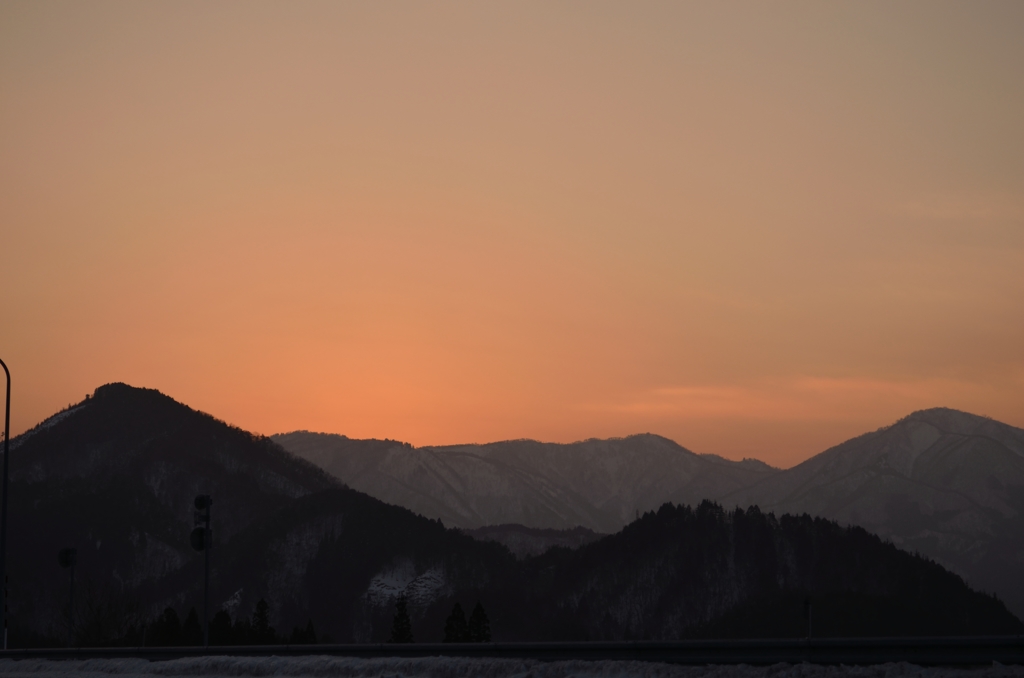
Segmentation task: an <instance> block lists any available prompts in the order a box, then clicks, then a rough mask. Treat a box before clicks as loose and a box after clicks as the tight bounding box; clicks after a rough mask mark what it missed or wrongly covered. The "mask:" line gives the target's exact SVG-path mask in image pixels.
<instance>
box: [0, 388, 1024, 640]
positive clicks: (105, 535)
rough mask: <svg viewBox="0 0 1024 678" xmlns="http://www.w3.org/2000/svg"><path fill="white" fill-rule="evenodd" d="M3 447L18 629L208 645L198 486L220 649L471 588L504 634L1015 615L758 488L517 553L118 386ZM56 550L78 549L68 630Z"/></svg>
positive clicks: (581, 636)
mask: <svg viewBox="0 0 1024 678" xmlns="http://www.w3.org/2000/svg"><path fill="white" fill-rule="evenodd" d="M14 443H16V444H14ZM10 463H11V471H12V481H11V494H10V501H11V514H10V530H11V531H10V542H9V545H10V546H9V547H10V551H9V553H10V556H9V558H10V560H9V563H10V613H9V619H10V636H9V638H10V646H11V647H15V648H25V647H32V646H36V647H38V646H47V645H48V646H51V647H54V646H63V645H66V644H68V643H69V642H70V643H71V644H73V645H77V646H91V647H101V646H108V647H119V646H146V648H150V647H152V646H157V645H160V646H168V647H171V646H178V645H192V646H195V645H198V644H200V643H201V642H202V641H201V634H200V629H201V620H200V616H199V615H197V614H196V612H199V611H201V610H202V609H203V604H202V602H203V585H202V582H203V579H204V569H203V556H202V554H199V553H196V552H194V551H193V550H192V548H191V547H190V545H189V533H190V532H191V531H192V529H193V528H194V515H193V514H194V506H193V499H194V497H195V496H196V495H197V494H209V495H212V496H213V501H214V503H213V508H212V511H213V534H214V541H213V547H212V550H211V552H210V553H211V565H210V603H211V606H210V615H211V618H212V619H211V625H210V643H211V645H217V646H221V647H229V646H236V645H249V646H250V647H252V648H253V649H251V650H249V651H252V652H263V651H264V649H262V648H265V647H269V646H276V645H278V644H281V643H285V642H289V641H290V642H291V643H292V644H293V645H294V644H297V643H299V642H304V643H310V644H313V643H317V642H319V643H322V644H323V645H318V646H317V647H316V649H313V648H310V647H309V646H306V647H305V648H304V649H303V650H302V652H307V651H313V652H319V651H320V649H321V648H323V647H332V646H333V644H334V643H351V644H360V646H362V645H361V644H367V643H380V642H384V641H386V640H388V639H389V638H390V637H391V636H392V631H393V629H394V620H395V616H396V603H397V602H398V601H399V600H401V599H405V600H406V603H407V615H408V631H409V632H410V635H411V637H412V638H413V639H414V640H416V641H419V642H421V643H431V642H439V641H441V640H442V639H443V638H445V637H446V636H447V635H448V634H447V632H446V626H447V620H449V619H450V618H453V615H454V610H455V608H456V606H459V607H460V608H461V609H462V610H463V611H465V613H466V615H469V613H470V610H474V609H475V608H476V606H477V605H478V604H479V605H480V606H481V608H482V609H483V610H485V611H486V617H487V619H488V620H489V631H490V636H489V637H490V638H491V639H493V640H495V641H499V642H502V643H509V642H531V643H533V642H556V643H564V642H570V641H606V642H613V643H614V642H617V641H666V642H674V641H679V640H684V639H688V640H689V641H698V640H699V639H721V638H735V639H742V638H791V639H797V638H804V637H806V636H807V635H808V633H807V631H808V626H810V625H811V624H810V622H811V621H812V620H813V633H812V634H811V635H813V637H814V638H829V637H831V638H852V637H865V638H868V637H879V636H889V637H911V636H914V637H927V636H989V637H991V636H998V635H1006V634H1016V633H1020V632H1021V629H1022V626H1021V623H1020V621H1019V620H1018V619H1017V618H1015V617H1014V616H1013V615H1012V614H1010V613H1009V612H1008V611H1007V610H1006V608H1005V606H1004V605H1003V604H1002V602H1001V601H999V600H998V599H997V598H995V597H993V596H990V595H986V594H983V593H979V592H977V591H973V590H971V589H970V588H969V587H968V586H967V585H966V584H965V583H964V581H963V580H962V579H961V578H960V577H958V576H956V575H954V574H951V573H950V572H948V571H946V570H945V569H943V568H942V567H940V566H939V565H937V564H936V563H934V562H931V561H929V560H927V559H925V558H922V557H919V556H916V555H913V554H911V553H907V552H906V551H901V550H900V549H898V548H897V547H896V546H894V545H893V544H891V543H886V542H884V541H883V540H881V539H879V538H878V537H877V536H874V535H871V534H869V533H867V532H866V531H864V530H862V529H860V528H845V527H841V526H839V525H838V524H837V523H835V522H831V521H828V520H824V519H820V518H811V517H809V516H807V515H796V516H791V515H779V516H776V515H774V514H772V513H768V512H764V511H761V510H759V509H758V508H756V507H749V508H746V509H743V510H740V509H736V510H731V511H730V510H725V509H724V508H723V507H722V506H720V505H718V504H715V503H713V502H710V501H703V502H700V503H698V504H697V505H695V506H692V507H691V506H686V505H676V504H664V505H662V506H661V507H660V508H659V509H657V510H654V511H648V512H646V513H643V514H642V515H641V516H640V517H639V518H638V519H636V520H634V521H633V522H632V523H630V524H629V525H627V526H626V527H625V528H624V529H623V530H621V531H620V532H618V533H616V534H612V535H609V536H606V537H603V538H601V539H599V540H597V541H594V542H592V543H589V544H584V545H582V546H579V547H578V548H576V549H569V548H559V547H556V548H553V549H551V550H548V551H546V552H545V553H544V554H543V555H540V556H536V557H529V558H522V559H517V558H515V557H514V556H513V555H512V553H511V552H510V551H509V550H508V549H507V548H506V547H504V546H502V545H500V544H497V543H493V542H481V541H478V540H477V539H474V538H472V537H470V536H468V535H466V534H464V533H462V532H461V531H459V530H457V529H454V528H451V527H446V526H445V525H443V524H441V522H440V521H438V520H429V519H427V518H425V517H423V516H421V515H416V514H415V513H413V512H412V511H409V510H408V509H405V508H401V507H399V506H393V505H389V504H386V503H384V502H381V501H379V500H377V499H374V498H372V497H370V496H368V495H366V494H363V493H361V492H357V491H355V490H353V489H351V488H348V487H344V486H341V485H340V483H338V482H337V481H336V480H335V479H333V478H331V477H329V476H327V475H326V474H325V473H324V472H323V471H322V470H320V469H318V468H316V467H315V466H313V465H312V464H310V463H309V462H307V461H304V460H301V459H299V458H297V457H295V456H294V455H291V454H289V453H288V452H286V451H285V450H284V449H282V448H281V447H280V446H278V445H277V444H275V443H274V442H273V441H271V440H269V439H267V438H262V437H259V436H253V435H251V434H249V433H247V432H245V431H242V430H240V429H237V428H233V427H231V426H228V425H227V424H225V423H223V422H220V421H217V420H216V419H214V418H213V417H211V416H209V415H206V414H203V413H201V412H196V411H195V410H192V409H190V408H188V407H186V406H184V405H182V404H180V403H176V402H175V401H173V400H172V399H170V398H168V397H167V396H164V395H162V394H160V393H158V392H156V391H151V390H145V389H135V388H132V387H129V386H126V385H123V384H115V385H109V386H105V387H102V388H100V389H97V391H96V393H95V395H94V396H93V397H91V398H88V399H86V400H85V401H83V402H82V403H79V404H78V405H76V406H75V407H73V408H71V409H69V410H67V411H66V412H65V413H62V414H61V415H58V417H55V418H52V419H51V420H48V421H47V422H45V423H44V425H41V426H40V427H39V428H38V429H36V430H35V431H34V432H32V433H31V434H26V435H24V436H21V437H19V438H18V439H15V440H12V450H11V460H10ZM66 547H72V548H77V549H78V551H77V553H78V560H77V563H78V564H77V569H76V573H75V577H76V579H75V581H76V584H75V599H74V600H75V602H74V615H73V619H74V628H73V629H69V628H68V621H69V618H70V617H71V615H69V609H68V600H69V597H68V583H69V582H68V580H69V573H68V571H67V570H63V569H61V567H60V566H59V564H58V561H57V553H58V552H59V551H60V550H61V549H63V548H66ZM808 599H809V600H808ZM808 602H810V604H811V608H810V609H809V610H808V609H807V603H808ZM193 610H195V611H193ZM807 612H811V613H812V614H810V615H808V614H806V613H807ZM455 616H456V617H457V616H458V615H455ZM470 616H471V615H470ZM180 620H184V621H183V622H182V621H180ZM453 628H454V627H453ZM69 636H72V639H71V640H70V641H69ZM455 642H456V643H457V642H458V640H455ZM702 642H703V641H702ZM794 642H798V641H794ZM816 642H817V641H816ZM484 644H485V643H481V645H484ZM257 646H258V647H259V648H260V649H257ZM417 647H426V646H417ZM502 647H504V646H502ZM509 647H511V646H509ZM516 647H520V646H516ZM567 647H569V646H567ZM571 647H599V646H589V645H588V646H578V645H572V646H571ZM146 651H147V652H149V651H150V650H149V649H147V650H146ZM153 651H155V652H162V651H163V650H153ZM215 651H216V652H221V651H223V650H215ZM296 651H298V650H296ZM346 651H348V650H346ZM390 652H392V653H394V652H397V650H394V649H391V650H390ZM403 652H404V650H403Z"/></svg>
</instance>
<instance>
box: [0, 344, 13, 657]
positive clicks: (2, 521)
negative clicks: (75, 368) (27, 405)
mask: <svg viewBox="0 0 1024 678" xmlns="http://www.w3.org/2000/svg"><path fill="white" fill-rule="evenodd" d="M0 365H2V366H3V368H4V373H5V374H7V406H6V408H5V411H4V492H3V500H2V501H3V508H2V509H0V583H2V584H3V587H4V596H3V598H4V607H3V612H2V613H0V614H2V615H3V617H2V619H3V622H4V649H5V650H6V649H7V465H8V462H9V460H10V458H11V454H10V452H11V371H10V370H9V369H7V365H6V364H5V363H4V361H3V360H0Z"/></svg>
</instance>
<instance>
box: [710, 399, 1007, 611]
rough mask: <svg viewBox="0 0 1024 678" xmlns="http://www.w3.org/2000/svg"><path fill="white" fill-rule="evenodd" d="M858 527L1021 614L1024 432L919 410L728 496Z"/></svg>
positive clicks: (945, 411) (972, 417) (951, 413)
mask: <svg viewBox="0 0 1024 678" xmlns="http://www.w3.org/2000/svg"><path fill="white" fill-rule="evenodd" d="M722 501H723V503H725V504H726V505H729V506H732V505H740V506H748V505H751V504H756V505H758V506H761V507H762V508H763V509H764V510H773V511H775V512H776V513H809V514H811V515H816V516H823V517H825V518H831V519H833V520H837V521H839V522H840V523H842V524H848V525H860V526H862V527H864V528H866V529H868V530H870V531H871V532H874V533H875V534H878V535H880V536H882V537H884V538H887V539H891V540H892V541H893V542H894V543H895V544H897V545H898V546H900V547H901V548H904V549H906V550H908V551H919V552H920V553H923V554H925V555H927V556H929V557H931V558H934V559H935V560H937V561H938V562H940V563H942V564H943V565H945V566H946V567H948V568H950V569H951V570H953V571H954V572H957V573H958V574H960V575H962V576H963V577H964V578H965V579H966V580H967V582H968V583H969V584H971V586H973V587H974V588H976V589H979V590H983V591H994V592H996V593H997V594H998V595H999V596H1000V598H1002V599H1003V600H1004V601H1005V602H1006V603H1007V605H1008V606H1009V607H1010V609H1011V610H1013V611H1014V612H1015V613H1016V614H1017V615H1019V616H1020V615H1024V578H1022V577H1021V570H1022V567H1024V430H1021V429H1019V428H1014V427H1013V426H1008V425H1006V424H1002V423H999V422H997V421H993V420H992V419H988V418H985V417H979V416H975V415H972V414H967V413H965V412H958V411H956V410H950V409H942V408H939V409H931V410H923V411H920V412H914V413H913V414H911V415H910V416H908V417H906V418H904V419H901V420H900V421H898V422H896V423H895V424H893V425H891V426H888V427H886V428H883V429H880V430H878V431H875V432H874V433H868V434H866V435H862V436H860V437H858V438H854V439H853V440H849V441H847V442H845V443H843V444H841V445H838V446H836V447H833V448H832V449H830V450H827V451H826V452H823V453H821V454H819V455H817V456H815V457H812V458H811V459H808V460H807V461H805V462H804V463H802V464H799V465H798V466H795V467H793V468H791V469H787V470H785V471H782V472H781V473H777V474H774V475H773V476H771V477H769V478H765V479H763V480H761V481H759V482H757V483H755V484H754V485H752V486H751V487H749V488H745V489H743V490H739V491H737V492H734V493H732V494H728V495H725V496H724V497H723V498H722Z"/></svg>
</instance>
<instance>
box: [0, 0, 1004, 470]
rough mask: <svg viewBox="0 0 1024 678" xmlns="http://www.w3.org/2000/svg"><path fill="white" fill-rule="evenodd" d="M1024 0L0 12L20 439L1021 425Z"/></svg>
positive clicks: (763, 452)
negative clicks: (64, 428) (87, 430)
mask: <svg viewBox="0 0 1024 678" xmlns="http://www.w3.org/2000/svg"><path fill="white" fill-rule="evenodd" d="M1022 33H1024V6H1022V5H1020V4H1019V3H986V4H972V5H962V4H956V3H935V2H927V3H905V4H900V5H897V6H886V5H881V4H871V5H865V4H853V3H850V4H838V5H828V6H822V5H818V4H813V3H806V4H804V3H796V4H785V5H773V6H762V5H757V4H749V5H715V6H704V5H696V4H695V5H683V6H679V5H657V4H631V5H628V6H624V5H619V4H611V3H609V4H604V3H588V4H586V5H556V6H551V5H547V4H542V3H536V4H516V5H511V6H473V5H468V6H467V5H459V4H445V3H439V4H432V5H431V6H429V7H427V6H420V5H414V4H392V5H354V4H353V5H337V4H334V3H326V2H305V3H300V4H289V5H285V4H276V3H269V2H252V3H245V4H241V3H233V2H213V3H147V4H145V5H138V4H133V3H127V2H125V3H121V2H95V3H89V4H84V3H73V2H54V3H38V2H25V3H18V2H10V3H6V4H5V5H3V6H2V7H0V91H2V92H4V93H5V94H4V96H2V97H0V206H2V214H0V247H2V248H3V249H2V251H0V266H3V268H2V269H0V276H2V277H0V280H2V281H3V283H2V287H0V290H2V291H0V322H2V324H0V352H2V354H0V357H3V359H4V360H5V361H6V362H7V364H8V365H9V366H10V368H11V371H12V375H13V379H14V390H13V400H12V411H11V414H12V434H15V435H16V434H17V433H20V432H22V431H24V430H26V429H28V428H30V427H31V426H33V425H35V424H36V423H38V422H39V421H41V420H43V419H45V418H46V417H48V416H50V415H51V414H53V413H54V412H56V411H57V410H59V409H60V408H61V407H63V406H64V405H66V404H67V403H68V402H76V401H78V400H80V399H81V398H82V397H83V396H84V395H85V394H86V393H91V392H92V391H93V390H94V389H95V388H96V387H97V386H100V385H102V384H104V383H109V382H113V381H123V382H125V383H128V384H131V385H133V386H140V387H146V388H156V389H159V390H160V391H162V392H164V393H166V394H167V395H169V396H171V397H173V398H175V399H176V400H179V401H181V402H184V403H185V404H187V405H189V406H191V407H193V408H196V409H200V410H203V411H206V412H209V413H210V414H213V415H214V416H216V417H218V418H220V419H223V420H225V421H228V422H229V423H232V424H234V425H237V426H240V427H242V428H245V429H247V430H251V431H253V432H256V433H262V434H268V435H269V434H273V433H278V432H283V431H289V430H297V429H306V430H311V431H323V432H331V433H341V434H344V435H348V436H350V437H356V438H370V437H376V438H391V439H395V440H403V441H406V442H410V443H413V444H415V445H417V446H425V445H442V444H457V443H466V442H490V441H494V440H504V439H516V438H533V439H538V440H545V441H551V442H571V441H574V440H581V439H586V438H606V437H613V436H626V435H631V434H634V433H642V432H650V433H657V434H659V435H663V436H665V437H666V438H670V439H672V440H675V441H676V442H678V443H679V444H680V445H682V446H684V447H686V448H688V449H690V450H693V451H694V452H699V453H713V454H719V455H721V456H724V457H727V458H732V459H739V458H743V457H753V458H758V459H762V460H764V461H766V462H768V463H771V464H773V465H776V466H783V467H787V466H791V465H793V464H795V463H797V462H799V461H802V460H803V459H806V458H808V457H810V456H812V455H813V454H817V453H818V452H821V451H823V450H824V449H826V448H828V447H830V446H832V445H835V444H838V443H840V442H842V441H843V440H846V439H848V438H850V437H852V436H854V435H859V434H861V433H864V432H866V431H870V430H874V429H876V428H878V427H880V426H883V425H886V424H889V423H892V422H894V421H896V420H897V419H899V418H901V417H903V416H906V415H907V414H909V413H910V412H912V411H914V410H919V409H925V408H929V407H937V406H943V407H952V408H955V409H959V410H965V411H968V412H973V413H975V414H981V415H987V416H991V417H993V418H995V419H998V420H1001V421H1004V422H1006V423H1009V424H1012V425H1015V426H1021V427H1024V408H1022V407H1021V404H1022V403H1024V349H1022V348H1021V347H1022V346H1024V313H1022V312H1021V308H1020V305H1021V302H1020V300H1021V299H1024V273H1022V271H1024V126H1022V125H1020V120H1024V41H1021V40H1020V39H1019V36H1020V35H1021V34H1022Z"/></svg>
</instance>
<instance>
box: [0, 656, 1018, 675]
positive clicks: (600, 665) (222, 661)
mask: <svg viewBox="0 0 1024 678" xmlns="http://www.w3.org/2000/svg"><path fill="white" fill-rule="evenodd" d="M0 675H3V676H25V677H26V678H28V677H31V678H111V677H113V676H120V677H125V678H129V677H134V676H209V677H211V678H212V677H217V676H225V677H227V676H232V677H233V676H294V677H296V678H298V677H301V676H311V677H320V676H324V677H327V676H340V677H343V678H349V677H351V678H375V677H378V676H379V677H380V678H406V677H410V678H411V677H414V676H417V677H418V676H423V677H424V678H512V677H516V678H589V677H593V678H614V677H617V676H638V677H641V678H846V677H850V678H915V677H917V676H921V677H922V678H981V677H985V678H990V677H991V678H999V677H1003V676H1006V677H1010V676H1013V677H1024V666H1002V665H998V664H997V665H993V666H987V667H983V668H975V669H951V668H922V667H920V666H914V665H913V664H881V665H878V666H864V667H856V666H817V665H813V664H776V665H775V666H768V667H756V666H675V665H671V664H657V663H653V662H629V661H594V662H587V661H562V662H539V661H535V660H520V659H463V658H450V657H427V658H418V659H398V658H378V659H353V658H349V657H194V658H188V659H176V660H173V661H160V662H150V661H148V660H145V659H89V660H84V661H80V660H69V661H53V660H42V659H24V660H21V661H14V660H11V659H2V660H0Z"/></svg>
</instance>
